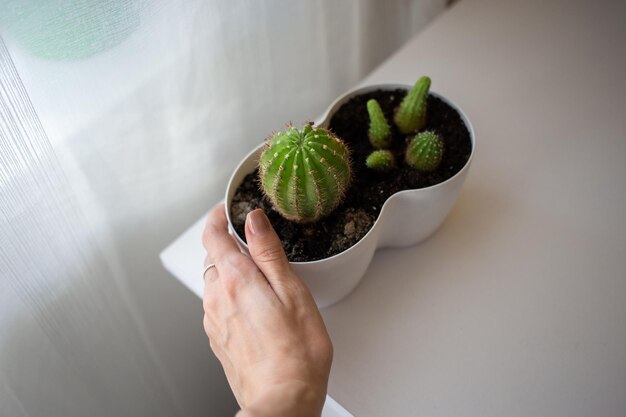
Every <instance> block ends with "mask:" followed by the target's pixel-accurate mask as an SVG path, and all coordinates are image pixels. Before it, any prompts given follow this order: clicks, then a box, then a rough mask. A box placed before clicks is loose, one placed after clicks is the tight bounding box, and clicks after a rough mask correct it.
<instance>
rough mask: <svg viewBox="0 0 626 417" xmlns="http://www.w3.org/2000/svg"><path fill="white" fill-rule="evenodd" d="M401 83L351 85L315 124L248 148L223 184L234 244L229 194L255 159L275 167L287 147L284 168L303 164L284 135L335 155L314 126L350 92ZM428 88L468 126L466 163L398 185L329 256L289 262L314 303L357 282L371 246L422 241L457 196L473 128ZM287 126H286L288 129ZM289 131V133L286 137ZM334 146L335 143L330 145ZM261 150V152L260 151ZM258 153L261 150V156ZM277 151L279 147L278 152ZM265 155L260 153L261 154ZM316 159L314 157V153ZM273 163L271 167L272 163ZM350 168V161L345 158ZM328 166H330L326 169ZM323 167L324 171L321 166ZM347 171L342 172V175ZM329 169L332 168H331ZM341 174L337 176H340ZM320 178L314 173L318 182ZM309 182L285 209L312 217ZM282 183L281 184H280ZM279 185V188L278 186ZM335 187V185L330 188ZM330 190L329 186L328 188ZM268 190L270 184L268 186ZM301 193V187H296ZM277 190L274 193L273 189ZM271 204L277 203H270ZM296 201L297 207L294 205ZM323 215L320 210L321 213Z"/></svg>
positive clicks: (329, 300)
mask: <svg viewBox="0 0 626 417" xmlns="http://www.w3.org/2000/svg"><path fill="white" fill-rule="evenodd" d="M399 88H401V89H406V90H407V91H409V90H410V89H411V86H409V85H398V84H383V85H372V86H368V87H363V88H359V89H356V90H353V91H350V92H348V93H346V94H344V95H343V96H341V97H340V98H338V99H337V100H335V102H334V103H333V104H332V105H331V106H330V107H329V109H328V110H327V112H326V114H325V115H324V116H323V117H322V118H321V119H320V120H319V121H318V122H317V123H316V124H315V125H314V126H305V128H304V129H303V130H302V131H298V130H297V129H294V130H293V131H291V133H290V134H287V135H284V136H283V137H282V138H272V139H271V140H270V142H269V144H267V143H266V144H262V145H260V146H259V147H258V148H256V149H255V150H253V151H252V152H250V154H248V155H247V156H246V157H245V158H244V159H243V161H242V162H241V163H240V164H239V166H237V168H236V169H235V172H234V173H233V175H232V176H231V178H230V181H229V183H228V187H227V189H226V198H225V201H226V216H227V218H228V221H229V229H230V231H231V233H232V234H233V236H235V238H236V239H237V242H238V243H239V246H240V247H241V249H242V250H244V251H247V245H246V243H245V242H244V241H243V240H242V239H241V238H239V236H238V235H237V233H235V230H234V228H233V226H232V221H231V218H230V212H231V201H232V199H233V196H234V195H235V191H236V190H237V187H238V186H239V185H240V184H241V183H242V181H243V179H244V178H245V176H246V175H248V174H250V173H251V172H254V170H255V168H256V167H257V164H258V163H259V160H260V162H261V164H260V165H263V164H265V165H266V166H267V167H272V169H280V168H278V165H277V164H278V163H277V162H276V161H277V160H278V159H272V157H273V155H274V154H276V152H279V149H282V150H280V152H285V153H286V152H290V150H289V149H292V150H291V152H293V155H294V160H291V161H290V162H289V163H290V164H291V166H290V167H289V168H287V167H285V168H283V169H300V167H306V165H305V164H304V163H305V158H306V155H303V154H302V148H301V147H298V146H295V145H289V146H287V147H285V149H287V150H284V149H283V147H281V146H280V145H281V144H284V142H283V140H284V141H291V142H289V143H292V144H293V143H295V144H299V143H301V142H298V141H306V140H310V141H311V144H310V146H309V149H316V152H317V150H318V149H319V150H325V151H327V150H329V149H330V150H331V153H332V151H334V157H335V158H337V157H338V155H340V154H341V155H343V154H342V150H341V148H340V147H336V146H335V145H333V146H334V147H333V148H332V149H331V148H330V145H329V143H326V148H327V149H324V146H323V145H324V143H321V144H316V143H317V142H313V140H314V139H315V140H320V139H321V140H322V141H325V140H326V139H328V140H330V141H332V142H333V143H335V144H338V143H339V142H337V141H336V139H335V138H333V137H332V136H328V137H327V136H324V138H319V137H318V138H315V134H316V133H315V132H316V130H317V129H318V128H321V129H325V128H327V127H328V124H329V122H330V119H331V117H332V115H333V114H334V113H335V111H336V110H338V109H339V108H340V107H341V106H342V105H343V104H344V103H346V102H347V101H348V100H350V99H351V98H352V97H354V96H358V95H360V94H366V93H369V92H371V91H375V90H379V89H382V90H395V89H399ZM430 94H432V95H434V96H436V97H438V98H439V99H441V100H443V101H445V102H446V103H447V104H448V105H450V106H451V107H453V108H454V109H455V110H456V111H457V112H458V113H459V115H460V117H461V119H462V120H463V122H464V123H465V125H466V127H467V130H468V131H469V133H470V140H471V142H472V151H471V154H470V157H469V159H468V161H467V163H466V164H465V166H464V167H463V168H462V169H461V170H460V171H459V172H458V173H457V174H456V175H454V176H453V177H451V178H449V179H448V180H446V181H444V182H441V183H439V184H436V185H433V186H431V187H426V188H420V189H415V190H405V191H400V192H397V193H395V194H394V195H392V196H391V197H389V198H388V199H387V201H386V202H385V204H384V205H383V207H382V209H381V212H380V214H379V216H378V219H377V220H376V222H375V223H374V225H373V226H372V228H371V229H370V231H369V232H368V233H367V234H366V235H365V236H364V237H363V238H362V239H361V240H360V241H359V242H357V243H356V244H355V245H354V246H352V247H350V248H349V249H347V250H345V251H343V252H341V253H339V254H337V255H334V256H331V257H328V258H324V259H320V260H317V261H310V262H291V265H292V267H293V268H294V270H295V272H296V273H297V274H298V275H299V276H300V277H301V278H302V279H303V280H304V282H305V283H306V284H307V286H308V287H309V289H310V290H311V292H312V293H313V296H314V297H315V300H316V302H317V304H318V306H319V307H326V306H329V305H331V304H334V303H336V302H337V301H339V300H341V299H342V298H344V297H345V296H346V295H348V294H349V293H350V292H351V291H352V290H353V289H354V288H355V287H356V286H357V285H358V283H359V281H360V280H361V278H362V277H363V275H364V274H365V271H366V270H367V267H368V266H369V264H370V262H371V260H372V256H373V255H374V252H375V251H376V249H379V248H383V247H402V246H410V245H414V244H416V243H419V242H421V241H422V240H424V239H426V238H427V237H428V236H430V235H431V234H432V233H433V232H435V230H437V228H438V227H439V226H440V225H441V223H443V221H444V219H445V218H446V216H447V215H448V213H449V212H450V209H451V208H452V206H453V204H454V202H455V201H456V198H457V196H458V193H459V190H460V189H461V186H462V185H463V182H464V181H465V177H466V176H467V172H468V170H469V166H470V163H471V160H472V157H473V154H474V151H475V146H476V144H475V138H474V130H473V128H472V125H471V124H470V122H469V120H468V119H467V117H466V116H465V114H464V113H463V111H462V110H461V109H460V108H459V107H458V106H457V105H455V104H454V103H452V102H451V101H450V100H447V99H445V98H444V97H442V96H439V95H437V94H436V93H433V92H431V93H430ZM288 132H289V130H288ZM320 133H323V134H324V135H326V131H325V130H324V131H322V130H320V131H318V133H317V134H318V136H319V135H320ZM288 136H291V137H290V138H288ZM274 139H275V142H277V141H278V140H281V143H275V142H274V145H275V146H277V147H276V148H274V149H273V152H271V151H270V152H268V151H267V150H268V146H270V147H271V146H272V143H273V142H272V141H273V140H274ZM335 148H336V149H335ZM296 149H301V150H300V154H299V156H298V157H297V158H298V159H297V161H299V162H296V161H295V155H296ZM264 151H265V152H264ZM262 155H264V156H263V157H262ZM280 155H281V154H280V153H279V156H280ZM263 158H265V159H263ZM281 160H283V161H284V160H285V158H281ZM318 160H319V159H318ZM334 162H335V164H339V165H337V166H340V165H341V164H340V162H341V161H334ZM274 165H276V167H275V166H274ZM293 165H296V166H297V168H294V166H293ZM347 166H348V170H349V163H348V164H347ZM264 171H266V169H261V175H263V173H264ZM331 171H332V170H331ZM326 172H329V171H328V170H326ZM344 174H346V175H344ZM331 175H332V172H331ZM335 175H337V176H338V177H337V178H344V177H345V178H349V171H348V172H347V173H342V174H338V173H335ZM339 175H341V177H339ZM322 180H323V179H322V178H319V181H320V182H321V181H322ZM309 185H310V186H311V187H309V188H310V189H311V190H312V193H313V194H311V195H310V201H308V202H306V203H302V202H296V203H294V202H293V200H292V202H291V203H289V204H288V207H286V209H290V210H293V209H298V210H300V212H301V213H300V214H302V213H303V212H304V211H303V209H302V204H308V205H309V206H310V207H309V208H307V211H306V213H307V215H309V214H310V217H311V218H314V217H316V216H318V212H319V210H321V209H322V208H320V207H319V204H317V203H316V202H317V201H318V200H316V198H317V197H316V195H315V193H316V191H315V187H314V186H313V184H309ZM268 186H269V187H270V188H276V190H277V191H276V192H277V193H279V192H282V193H283V194H284V195H287V196H291V194H290V193H289V191H288V190H289V187H292V188H293V187H294V186H296V185H295V184H283V185H278V186H277V185H276V184H273V183H270V184H268ZM281 187H282V188H281ZM283 188H284V190H283ZM339 188H341V185H340V184H338V186H337V190H335V191H338V189H339ZM281 190H282V191H281ZM333 190H334V189H333ZM333 190H331V191H333ZM269 191H270V192H271V191H272V190H269ZM299 194H302V193H299ZM277 195H278V194H277ZM285 199H286V200H288V199H289V197H287V198H285V197H277V201H282V200H285ZM275 206H276V204H275ZM298 207H299V208H298ZM322 215H323V214H322Z"/></svg>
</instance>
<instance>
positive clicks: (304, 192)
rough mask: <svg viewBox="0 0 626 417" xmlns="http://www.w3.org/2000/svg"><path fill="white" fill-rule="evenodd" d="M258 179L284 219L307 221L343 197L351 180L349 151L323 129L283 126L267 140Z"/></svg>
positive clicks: (317, 216) (330, 207)
mask: <svg viewBox="0 0 626 417" xmlns="http://www.w3.org/2000/svg"><path fill="white" fill-rule="evenodd" d="M259 179H260V182H261V188H262V189H263V192H264V193H265V195H266V196H267V198H269V200H270V201H271V202H272V205H273V206H274V208H275V209H276V210H277V211H278V212H279V213H280V214H281V215H282V216H283V217H284V218H286V219H288V220H292V221H295V222H298V223H307V222H313V221H316V220H318V219H320V218H321V217H324V216H326V215H328V214H330V213H331V212H332V211H333V210H334V209H335V208H336V207H337V206H338V205H339V204H340V203H341V202H342V201H343V198H344V197H345V193H346V191H347V190H348V187H349V185H350V181H351V180H352V168H351V162H350V152H349V150H348V147H347V146H346V145H345V144H344V143H343V142H342V141H341V140H340V139H339V138H338V137H336V136H335V135H334V134H333V133H331V132H330V131H328V130H326V129H322V128H316V127H313V126H312V125H311V124H307V125H305V126H304V128H302V130H299V129H296V128H295V127H293V126H288V127H287V129H285V130H284V131H281V132H277V133H275V134H274V135H273V136H272V137H270V138H269V139H268V140H267V142H266V145H265V147H264V149H263V151H262V153H261V157H260V159H259Z"/></svg>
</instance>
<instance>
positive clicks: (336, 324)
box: [163, 0, 626, 417]
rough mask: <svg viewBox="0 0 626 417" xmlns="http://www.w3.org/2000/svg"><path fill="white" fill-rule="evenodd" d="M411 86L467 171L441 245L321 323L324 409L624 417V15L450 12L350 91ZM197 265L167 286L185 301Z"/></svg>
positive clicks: (550, 5)
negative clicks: (453, 121)
mask: <svg viewBox="0 0 626 417" xmlns="http://www.w3.org/2000/svg"><path fill="white" fill-rule="evenodd" d="M422 74H428V75H430V76H431V77H432V79H433V89H434V90H436V91H438V92H440V93H443V94H444V95H446V96H448V97H450V98H451V99H453V100H454V101H456V102H457V103H458V104H460V105H461V107H463V108H464V110H465V111H466V112H467V114H468V115H469V117H470V119H471V120H472V123H473V124H474V127H475V129H476V134H477V142H478V148H477V154H476V158H475V160H474V162H473V166H472V169H471V170H470V174H469V177H468V180H467V182H466V184H465V187H464V189H463V190H462V192H461V196H460V199H459V201H458V202H457V204H456V206H455V208H454V209H453V211H452V213H451V215H450V216H449V217H448V219H447V220H446V222H445V223H444V225H443V226H442V228H441V229H440V230H439V231H438V232H437V233H436V234H435V235H434V236H433V237H432V238H430V239H429V240H428V241H426V242H424V243H423V244H421V245H418V246H415V247H411V248H407V249H401V250H398V249H394V250H384V251H381V252H378V253H377V254H376V255H375V257H374V260H373V262H372V264H371V267H370V269H369V270H368V272H367V274H366V275H365V277H364V278H363V281H362V283H361V284H360V285H359V287H357V289H356V290H355V291H354V292H353V293H352V294H351V295H350V296H349V297H348V298H346V299H345V300H343V301H342V302H340V303H339V304H337V305H335V306H333V307H330V308H328V309H325V310H324V311H323V315H324V318H325V321H326V324H327V326H328V329H329V331H330V334H331V337H332V339H333V343H334V347H335V360H334V363H333V370H332V374H331V380H330V387H329V393H330V395H332V396H333V397H334V398H335V399H336V400H337V401H338V402H339V403H341V404H342V405H343V406H345V407H346V408H347V409H348V410H349V411H350V412H351V413H352V414H354V415H355V416H358V417H370V416H371V417H374V416H413V415H415V416H417V415H419V416H483V417H487V416H498V417H501V416H513V415H514V416H567V417H572V416H594V417H598V416H616V417H617V416H620V417H623V416H624V415H626V2H623V1H612V2H611V1H595V2H593V1H580V0H567V1H566V0H530V1H512V0H500V1H488V0H462V1H460V3H459V4H457V5H456V6H454V7H453V8H452V9H451V10H450V11H448V12H446V13H444V15H443V16H442V17H440V18H439V19H437V20H436V21H435V22H434V23H433V24H431V25H430V26H429V27H428V28H427V29H426V30H425V31H423V32H421V33H420V34H419V35H418V36H417V37H416V38H414V39H413V40H412V41H411V42H409V43H408V44H407V45H406V46H405V47H404V48H402V49H401V50H400V51H398V52H397V53H396V54H395V55H394V56H392V57H391V58H389V59H388V60H387V61H386V62H385V63H384V64H383V65H382V66H381V67H380V68H378V69H377V70H376V71H374V72H373V73H372V74H371V75H370V76H369V77H368V78H367V79H366V80H364V81H363V83H362V84H370V83H376V82H413V81H414V80H415V79H416V78H417V77H418V76H420V75H422ZM196 227H197V226H196ZM190 230H191V229H190ZM183 237H184V235H183ZM181 238H182V237H181ZM188 238H189V235H188ZM173 245H176V242H175V243H174V244H173ZM196 247H197V248H198V251H199V254H198V253H189V254H188V255H184V254H183V255H182V257H183V258H185V257H188V259H181V260H180V262H178V267H177V268H178V271H176V272H175V271H172V272H174V273H175V275H177V276H178V277H179V279H181V280H182V281H183V282H185V283H186V285H188V286H190V288H191V289H192V290H196V292H197V293H198V289H200V290H201V285H202V282H201V280H199V279H198V278H197V277H198V273H199V272H198V271H199V270H200V268H199V267H198V263H200V264H201V262H202V256H203V254H202V248H201V247H200V246H199V242H198V244H197V246H196ZM168 250H169V248H168ZM163 255H164V257H163V260H164V261H165V260H166V259H165V258H167V250H166V251H165V252H164V254H163ZM170 270H172V269H171V268H170ZM183 276H187V278H181V277H183Z"/></svg>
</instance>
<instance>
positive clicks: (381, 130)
mask: <svg viewBox="0 0 626 417" xmlns="http://www.w3.org/2000/svg"><path fill="white" fill-rule="evenodd" d="M367 112H368V113H369V116H370V128H369V131H368V136H369V140H370V143H371V144H372V146H373V147H374V148H376V149H387V148H388V147H389V146H391V128H390V127H389V123H387V119H385V115H384V114H383V110H382V109H381V108H380V104H378V101H376V100H375V99H371V100H369V101H368V102H367Z"/></svg>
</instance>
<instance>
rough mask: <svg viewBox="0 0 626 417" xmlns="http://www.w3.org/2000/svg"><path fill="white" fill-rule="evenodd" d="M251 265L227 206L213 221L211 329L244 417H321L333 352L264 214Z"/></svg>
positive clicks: (253, 230) (256, 216)
mask: <svg viewBox="0 0 626 417" xmlns="http://www.w3.org/2000/svg"><path fill="white" fill-rule="evenodd" d="M245 230H246V238H247V241H248V246H249V249H250V254H251V256H252V257H251V258H250V257H248V256H246V255H244V254H242V253H241V252H240V251H239V249H238V247H237V244H236V243H235V241H234V240H233V238H232V237H231V236H230V235H229V234H228V227H227V220H226V215H225V212H224V206H223V205H222V204H220V205H218V206H217V207H215V208H214V209H213V210H212V211H211V213H210V214H209V217H208V219H207V224H206V227H205V230H204V236H203V243H204V247H205V248H206V251H207V257H206V260H205V264H206V265H208V264H210V263H214V264H215V265H216V266H215V268H210V269H209V270H208V271H207V272H206V274H205V289H204V329H205V331H206V334H207V336H208V337H209V341H210V344H211V348H212V349H213V352H214V353H215V355H216V356H217V358H218V359H219V360H220V362H221V363H222V366H223V367H224V371H225V372H226V377H227V379H228V382H229V383H230V386H231V388H232V390H233V392H234V394H235V397H236V398H237V401H238V402H239V405H240V406H241V407H242V411H241V412H240V414H238V416H241V417H243V416H265V415H268V416H270V415H271V416H292V415H294V416H295V415H297V416H319V415H320V413H321V410H322V407H323V404H324V400H325V397H326V389H327V384H328V375H329V373H330V365H331V362H332V344H331V341H330V338H329V337H328V333H327V331H326V328H325V326H324V322H323V321H322V318H321V316H320V313H319V310H318V309H317V306H316V305H315V302H314V301H313V297H312V296H311V293H310V292H309V290H308V289H307V287H306V286H305V285H304V284H303V283H302V281H301V280H300V278H299V277H298V276H297V275H296V274H295V273H294V272H293V271H292V269H291V266H290V265H289V262H288V261H287V257H286V256H285V252H284V251H283V248H282V246H281V244H280V240H279V239H278V236H277V235H276V232H274V229H273V228H272V226H271V225H270V222H269V220H268V219H267V217H266V216H265V214H264V213H263V211H262V210H260V209H257V210H255V211H253V212H251V213H249V214H248V216H247V218H246V225H245Z"/></svg>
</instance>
